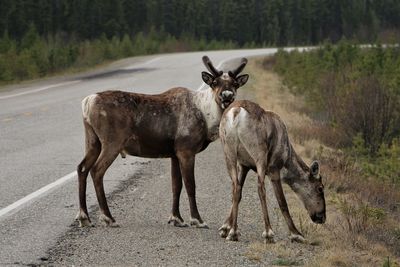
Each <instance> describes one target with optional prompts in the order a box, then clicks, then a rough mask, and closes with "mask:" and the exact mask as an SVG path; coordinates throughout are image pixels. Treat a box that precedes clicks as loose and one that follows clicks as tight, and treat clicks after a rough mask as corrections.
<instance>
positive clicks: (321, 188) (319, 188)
mask: <svg viewBox="0 0 400 267" xmlns="http://www.w3.org/2000/svg"><path fill="white" fill-rule="evenodd" d="M318 192H319V193H320V194H322V193H323V192H324V187H323V186H319V187H318Z"/></svg>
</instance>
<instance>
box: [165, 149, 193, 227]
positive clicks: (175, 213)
mask: <svg viewBox="0 0 400 267" xmlns="http://www.w3.org/2000/svg"><path fill="white" fill-rule="evenodd" d="M171 178H172V213H171V216H170V217H169V220H168V223H170V224H173V225H174V226H178V227H187V226H189V225H188V224H187V223H185V222H184V221H183V219H182V216H181V213H180V212H179V199H180V196H181V192H182V174H181V170H180V167H179V161H178V159H177V158H175V157H173V158H171Z"/></svg>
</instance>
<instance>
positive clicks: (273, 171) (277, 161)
mask: <svg viewBox="0 0 400 267" xmlns="http://www.w3.org/2000/svg"><path fill="white" fill-rule="evenodd" d="M219 134H220V138H221V142H222V145H223V149H224V153H225V159H226V164H227V168H228V172H229V175H230V177H231V179H232V207H231V210H230V213H229V215H228V217H227V219H226V220H225V223H224V224H223V225H222V226H221V228H220V229H219V234H220V236H221V237H224V238H225V237H226V239H227V240H233V241H237V240H238V230H237V228H238V226H237V217H238V209H239V202H240V200H241V197H242V187H243V184H244V182H245V179H246V175H247V173H248V172H249V170H253V171H255V172H256V173H257V176H258V195H259V198H260V201H261V208H262V212H263V217H264V223H265V231H264V232H263V234H262V236H263V238H265V241H269V242H273V237H274V232H273V231H272V228H271V225H270V221H269V217H268V210H267V203H266V195H265V186H264V179H265V175H268V177H269V178H270V180H271V182H272V186H273V188H274V192H275V196H276V198H277V200H278V204H279V207H280V209H281V212H282V214H283V216H284V218H285V220H286V223H287V225H288V227H289V231H290V233H291V235H290V239H291V240H293V241H300V242H303V241H305V239H304V237H303V236H302V234H301V233H300V232H299V230H297V228H296V226H295V225H294V223H293V220H292V218H291V216H290V213H289V209H288V206H287V203H286V199H285V196H284V194H283V190H282V184H281V179H282V180H283V181H284V182H286V183H287V184H288V185H289V186H290V187H291V189H292V190H293V191H294V192H295V193H296V194H297V196H298V197H299V198H300V199H301V200H302V202H303V204H304V206H305V208H306V209H307V211H308V213H309V215H310V217H311V219H312V221H313V222H315V223H324V222H325V219H326V215H325V198H324V186H323V184H322V181H321V176H320V174H319V164H318V162H316V161H314V162H313V163H312V164H311V166H310V167H309V166H307V165H306V164H305V163H304V161H303V160H302V159H301V158H300V157H299V156H298V155H297V154H296V152H295V151H294V149H293V146H292V145H291V143H290V141H289V137H288V133H287V130H286V126H285V124H284V122H283V121H282V120H281V119H280V117H279V116H278V115H277V114H276V113H273V112H271V111H265V110H264V109H262V108H261V107H260V106H259V105H257V104H255V103H253V102H250V101H245V100H243V101H236V102H234V103H232V104H231V105H230V106H229V107H228V108H227V109H226V110H225V111H224V114H223V116H222V118H221V124H220V129H219Z"/></svg>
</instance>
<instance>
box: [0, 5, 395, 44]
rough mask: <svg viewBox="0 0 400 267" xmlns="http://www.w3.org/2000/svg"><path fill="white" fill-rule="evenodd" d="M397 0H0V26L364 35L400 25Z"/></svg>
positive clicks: (301, 37)
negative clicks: (31, 25) (32, 25)
mask: <svg viewBox="0 0 400 267" xmlns="http://www.w3.org/2000/svg"><path fill="white" fill-rule="evenodd" d="M399 14H400V1H397V0H351V1H337V0H222V1H221V0H220V1H215V0H112V1H111V0H40V1H31V0H1V8H0V32H1V33H3V32H4V31H8V34H9V35H10V37H12V38H15V39H21V38H22V37H23V36H24V34H25V33H26V32H27V31H28V29H29V25H30V24H31V23H33V24H34V25H35V26H36V29H37V30H38V33H39V34H40V35H41V36H48V35H55V34H65V35H67V36H70V37H72V36H73V37H75V38H77V39H79V40H84V39H94V38H99V37H100V36H101V35H102V34H105V35H106V37H108V38H112V37H113V36H119V37H122V36H123V35H124V34H128V35H130V36H132V35H135V34H137V33H139V32H145V33H146V32H149V31H150V29H152V28H154V29H155V30H156V31H165V32H167V33H169V34H171V35H172V36H174V37H176V38H179V37H181V36H183V35H187V36H192V37H195V38H198V39H200V38H205V39H206V40H212V39H216V40H224V41H234V42H237V43H238V44H239V45H243V44H245V43H251V42H255V43H256V44H268V45H288V44H290V45H291V44H317V43H319V42H321V41H324V40H326V39H329V40H331V41H333V42H335V41H337V40H339V39H341V38H342V37H343V36H345V37H346V38H348V39H352V38H356V39H358V40H360V41H363V42H370V41H374V40H375V39H376V38H377V37H378V35H379V34H382V33H383V32H384V31H387V30H390V29H399V27H400V19H399Z"/></svg>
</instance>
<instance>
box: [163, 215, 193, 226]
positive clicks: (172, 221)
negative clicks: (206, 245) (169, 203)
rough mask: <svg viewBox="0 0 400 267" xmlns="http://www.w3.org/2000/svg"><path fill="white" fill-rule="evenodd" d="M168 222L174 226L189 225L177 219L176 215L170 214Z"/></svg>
mask: <svg viewBox="0 0 400 267" xmlns="http://www.w3.org/2000/svg"><path fill="white" fill-rule="evenodd" d="M168 224H172V225H173V226H175V227H188V226H189V225H188V224H187V223H185V222H184V221H183V220H181V219H179V218H178V217H175V216H173V215H171V216H170V217H169V219H168Z"/></svg>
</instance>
